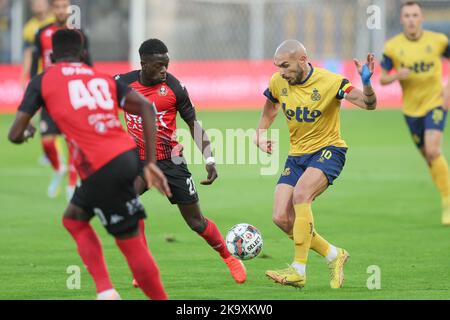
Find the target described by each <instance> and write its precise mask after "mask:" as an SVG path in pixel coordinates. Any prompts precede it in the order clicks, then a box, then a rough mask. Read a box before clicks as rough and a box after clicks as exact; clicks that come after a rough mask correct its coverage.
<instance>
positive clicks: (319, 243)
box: [311, 230, 331, 257]
mask: <svg viewBox="0 0 450 320" xmlns="http://www.w3.org/2000/svg"><path fill="white" fill-rule="evenodd" d="M330 248H331V246H330V244H329V243H328V241H327V240H325V239H324V238H322V237H321V236H320V234H318V233H317V231H316V230H314V233H313V237H312V240H311V249H312V250H314V251H315V252H317V253H318V254H320V255H321V256H322V257H326V256H327V255H328V254H329V253H330Z"/></svg>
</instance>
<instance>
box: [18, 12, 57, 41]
mask: <svg viewBox="0 0 450 320" xmlns="http://www.w3.org/2000/svg"><path fill="white" fill-rule="evenodd" d="M53 22H55V17H54V16H53V15H49V16H48V17H47V18H45V20H44V21H39V20H38V19H36V18H31V19H30V20H28V22H27V23H26V24H25V26H24V27H23V41H24V43H25V47H30V46H32V45H34V40H35V37H36V33H37V32H38V31H39V29H41V28H42V27H45V26H46V25H49V24H51V23H53Z"/></svg>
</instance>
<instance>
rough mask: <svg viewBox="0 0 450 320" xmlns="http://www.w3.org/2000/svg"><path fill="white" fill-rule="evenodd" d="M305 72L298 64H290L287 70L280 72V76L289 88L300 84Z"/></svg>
mask: <svg viewBox="0 0 450 320" xmlns="http://www.w3.org/2000/svg"><path fill="white" fill-rule="evenodd" d="M304 74H305V71H304V70H303V68H302V67H301V65H300V64H299V63H298V62H292V63H291V64H290V66H289V67H288V68H285V69H284V70H282V71H281V76H282V77H283V79H285V80H286V81H287V82H288V83H289V84H290V85H291V86H295V85H297V84H299V83H301V82H302V79H303V75H304Z"/></svg>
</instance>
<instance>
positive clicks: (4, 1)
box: [0, 0, 11, 63]
mask: <svg viewBox="0 0 450 320" xmlns="http://www.w3.org/2000/svg"><path fill="white" fill-rule="evenodd" d="M10 11H11V4H10V1H9V0H0V63H9V62H11V19H10V17H11V13H10Z"/></svg>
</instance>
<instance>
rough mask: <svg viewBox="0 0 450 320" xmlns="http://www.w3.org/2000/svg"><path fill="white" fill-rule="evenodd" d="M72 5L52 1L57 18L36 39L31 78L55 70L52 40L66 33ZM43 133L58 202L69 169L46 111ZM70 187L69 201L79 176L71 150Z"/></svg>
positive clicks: (51, 187) (86, 56)
mask: <svg viewBox="0 0 450 320" xmlns="http://www.w3.org/2000/svg"><path fill="white" fill-rule="evenodd" d="M70 4H71V1H70V0H52V1H51V9H52V13H53V15H54V16H55V22H54V23H52V24H49V25H47V26H45V27H43V28H42V29H40V30H39V31H38V33H37V34H36V37H35V45H34V48H33V60H32V67H31V78H33V77H34V76H36V75H37V74H39V73H40V72H42V71H45V70H47V69H48V68H49V67H51V66H52V61H51V59H50V56H51V53H52V51H53V47H52V36H53V34H54V33H55V32H56V31H58V30H61V29H66V28H67V27H68V26H67V21H68V18H69V6H70ZM79 32H80V33H81V34H82V36H83V47H84V49H85V54H84V55H83V57H84V58H83V60H84V62H85V63H87V64H88V65H92V63H91V58H90V56H89V53H88V39H87V37H86V36H85V35H84V33H83V32H82V31H81V30H79ZM39 128H40V133H41V142H42V148H43V150H44V153H45V155H46V157H47V159H48V160H49V162H50V164H51V165H52V168H53V170H54V176H53V179H52V181H51V183H50V185H49V187H48V192H47V193H48V196H49V197H50V198H55V197H56V196H57V194H58V191H59V187H60V184H61V181H62V178H63V177H64V176H65V174H66V171H67V168H66V166H65V165H64V164H62V163H61V155H60V152H59V151H58V148H57V144H56V141H57V136H58V135H60V134H61V131H60V130H59V128H58V126H57V125H56V124H55V122H54V121H53V120H52V119H51V117H50V116H49V115H48V113H47V111H46V110H45V108H44V109H42V111H41V119H40V125H39ZM68 171H69V176H68V186H67V198H68V200H70V199H71V198H72V195H73V192H74V190H75V186H76V184H77V179H78V177H77V173H76V170H75V167H74V164H73V161H72V152H70V148H69V159H68Z"/></svg>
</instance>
